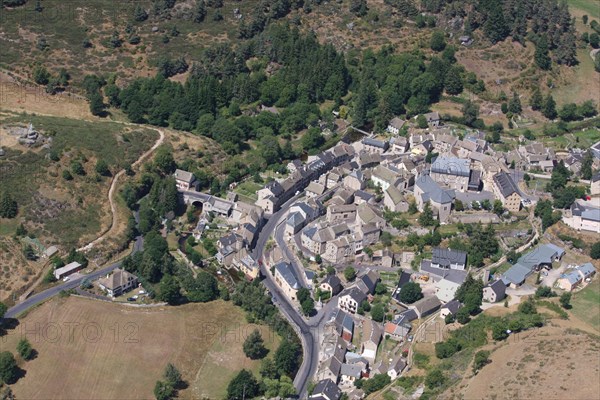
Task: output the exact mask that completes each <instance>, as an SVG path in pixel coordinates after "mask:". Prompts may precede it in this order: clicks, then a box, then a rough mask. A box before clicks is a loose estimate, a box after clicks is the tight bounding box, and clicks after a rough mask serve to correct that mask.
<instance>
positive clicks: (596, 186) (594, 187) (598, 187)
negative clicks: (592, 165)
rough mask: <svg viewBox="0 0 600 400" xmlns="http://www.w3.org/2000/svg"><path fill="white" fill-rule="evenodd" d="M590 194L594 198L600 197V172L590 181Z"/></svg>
mask: <svg viewBox="0 0 600 400" xmlns="http://www.w3.org/2000/svg"><path fill="white" fill-rule="evenodd" d="M590 193H591V194H592V196H597V195H600V172H598V173H597V174H596V175H594V176H592V180H591V181H590Z"/></svg>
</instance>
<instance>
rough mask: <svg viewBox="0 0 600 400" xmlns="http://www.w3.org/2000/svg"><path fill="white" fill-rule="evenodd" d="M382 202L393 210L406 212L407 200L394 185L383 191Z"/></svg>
mask: <svg viewBox="0 0 600 400" xmlns="http://www.w3.org/2000/svg"><path fill="white" fill-rule="evenodd" d="M383 204H384V205H385V206H386V207H387V208H388V209H389V210H390V211H394V212H407V211H408V202H407V201H406V199H405V198H404V195H403V194H402V192H401V191H400V190H399V189H398V188H396V187H395V186H390V187H388V188H387V189H386V190H385V191H384V192H383Z"/></svg>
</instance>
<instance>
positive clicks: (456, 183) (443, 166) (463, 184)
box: [430, 156, 471, 192]
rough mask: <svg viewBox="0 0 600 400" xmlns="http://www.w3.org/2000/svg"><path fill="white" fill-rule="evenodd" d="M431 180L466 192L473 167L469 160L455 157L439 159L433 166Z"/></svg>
mask: <svg viewBox="0 0 600 400" xmlns="http://www.w3.org/2000/svg"><path fill="white" fill-rule="evenodd" d="M430 175H431V179H433V180H434V181H435V182H437V183H439V184H440V185H442V186H444V187H447V188H450V189H455V190H458V191H460V192H466V191H467V190H468V189H469V178H470V176H471V167H470V162H469V160H465V159H461V158H455V157H442V156H440V157H437V158H436V159H435V161H434V162H433V164H431V174H430Z"/></svg>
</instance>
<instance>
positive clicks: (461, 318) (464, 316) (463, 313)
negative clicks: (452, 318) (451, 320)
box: [456, 307, 471, 325]
mask: <svg viewBox="0 0 600 400" xmlns="http://www.w3.org/2000/svg"><path fill="white" fill-rule="evenodd" d="M470 320H471V316H470V314H469V309H468V308H467V307H461V308H459V310H458V311H457V312H456V321H458V323H459V324H462V325H464V324H466V323H468V322H469V321H470Z"/></svg>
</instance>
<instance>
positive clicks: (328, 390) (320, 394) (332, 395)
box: [309, 379, 342, 400]
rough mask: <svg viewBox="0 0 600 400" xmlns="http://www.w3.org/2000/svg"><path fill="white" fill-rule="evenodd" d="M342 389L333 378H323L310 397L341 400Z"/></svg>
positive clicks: (313, 398) (313, 399)
mask: <svg viewBox="0 0 600 400" xmlns="http://www.w3.org/2000/svg"><path fill="white" fill-rule="evenodd" d="M340 397H342V391H341V390H340V388H339V387H338V385H336V384H335V382H334V381H332V380H331V379H323V380H321V381H319V382H317V384H316V385H315V388H314V389H313V391H312V394H311V395H310V397H309V399H311V400H340Z"/></svg>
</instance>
